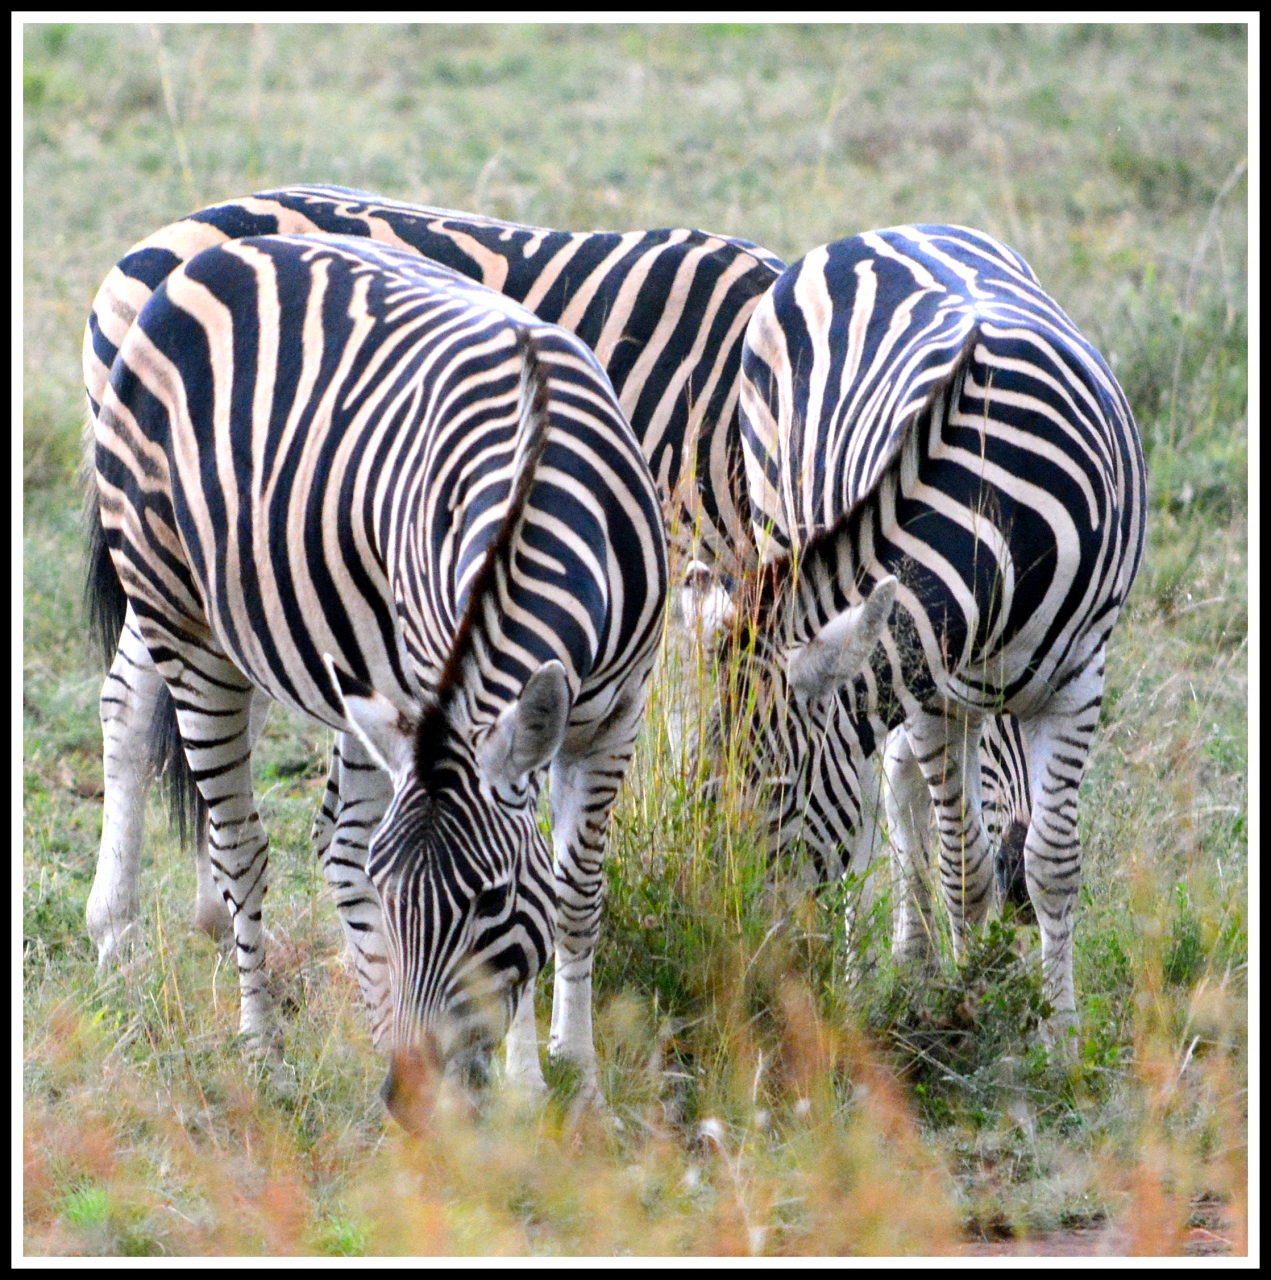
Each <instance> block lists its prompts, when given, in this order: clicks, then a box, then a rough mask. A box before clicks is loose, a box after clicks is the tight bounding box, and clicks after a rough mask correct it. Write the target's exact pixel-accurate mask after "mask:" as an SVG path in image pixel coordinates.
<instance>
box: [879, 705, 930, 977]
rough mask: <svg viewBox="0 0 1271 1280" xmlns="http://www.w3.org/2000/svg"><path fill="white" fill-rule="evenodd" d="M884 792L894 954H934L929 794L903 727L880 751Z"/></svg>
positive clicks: (923, 956)
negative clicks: (928, 847)
mask: <svg viewBox="0 0 1271 1280" xmlns="http://www.w3.org/2000/svg"><path fill="white" fill-rule="evenodd" d="M883 777H884V786H883V796H884V801H885V804H886V808H887V825H888V829H889V834H890V837H891V841H890V842H891V866H892V895H893V898H894V901H895V906H894V908H893V914H892V942H891V951H892V956H893V957H894V958H895V959H897V960H900V961H902V962H907V961H910V960H926V959H929V958H930V957H931V956H933V955H934V954H935V933H934V932H933V929H934V922H933V921H932V917H931V887H930V875H931V870H930V860H929V857H928V852H927V834H928V831H929V829H930V826H931V794H930V792H929V791H928V790H927V783H926V780H925V779H924V778H923V776H922V770H921V769H920V768H919V767H918V761H917V760H916V759H915V757H914V753H913V749H912V747H911V746H910V744H909V738H908V737H907V736H906V734H905V731H904V729H903V728H901V729H895V730H893V731H892V733H891V734H890V736H889V737H888V739H887V746H886V750H885V752H884V755H883Z"/></svg>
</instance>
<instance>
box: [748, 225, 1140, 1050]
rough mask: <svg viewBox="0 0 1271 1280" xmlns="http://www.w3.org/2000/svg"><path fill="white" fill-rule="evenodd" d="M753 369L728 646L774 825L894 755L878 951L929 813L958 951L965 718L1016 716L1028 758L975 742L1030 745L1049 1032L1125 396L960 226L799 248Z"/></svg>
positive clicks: (984, 867)
mask: <svg viewBox="0 0 1271 1280" xmlns="http://www.w3.org/2000/svg"><path fill="white" fill-rule="evenodd" d="M742 359H743V387H742V406H741V427H742V435H743V441H744V445H745V448H746V462H747V474H748V478H749V482H750V491H751V495H752V499H753V501H754V506H755V510H754V519H755V534H756V538H757V539H758V540H759V545H760V546H761V548H762V549H763V553H764V558H765V568H764V570H763V572H762V574H761V578H760V589H759V591H758V593H757V595H756V600H755V603H754V604H753V606H751V607H750V608H748V610H747V611H746V613H745V617H744V618H743V619H741V622H740V624H739V627H738V628H737V629H736V631H737V633H739V637H740V638H744V639H745V640H746V642H747V643H750V642H753V644H754V653H755V655H756V661H757V662H758V664H759V668H760V670H761V672H762V673H763V676H764V681H765V683H764V686H763V688H764V692H763V693H762V695H761V696H760V699H759V702H758V706H757V711H756V717H757V719H758V722H759V723H758V725H757V726H755V728H756V729H757V730H758V732H759V734H760V735H761V740H762V743H763V745H762V747H761V750H760V759H761V761H763V762H764V765H763V767H764V768H765V769H766V770H767V771H768V772H769V780H770V782H771V783H772V784H773V787H774V792H775V794H774V795H773V797H772V801H771V807H770V815H771V817H772V821H773V825H774V826H775V827H777V828H780V827H781V825H782V824H783V823H788V822H790V821H791V819H792V817H793V816H794V815H803V814H805V813H806V812H807V811H808V810H809V807H810V805H811V802H812V800H813V799H814V798H815V797H816V795H817V794H818V791H820V790H823V789H824V787H823V781H822V778H821V777H820V772H819V771H821V770H823V769H824V762H825V760H826V759H827V758H837V759H838V760H839V761H840V764H839V767H838V770H837V773H836V776H835V781H836V782H839V783H842V784H843V785H846V786H849V787H851V786H855V787H856V789H857V790H858V791H860V790H862V789H863V788H862V786H861V783H860V782H859V781H857V779H858V778H861V777H864V776H865V775H864V771H865V768H866V761H867V759H868V757H869V756H871V755H872V754H873V752H874V751H875V750H876V749H878V748H880V747H882V746H883V745H884V743H886V749H885V769H884V771H885V775H886V780H887V784H888V785H887V787H886V793H887V794H886V803H887V810H888V817H889V820H890V826H891V838H892V845H893V851H894V858H895V867H896V873H897V877H898V879H899V881H900V899H901V906H900V910H899V911H898V913H897V920H896V934H895V937H894V943H895V947H896V949H897V950H898V951H899V952H900V953H901V954H912V953H914V952H917V951H920V950H922V949H923V948H924V947H925V946H926V945H927V938H928V936H929V926H928V923H927V922H926V921H925V920H924V917H923V906H924V904H923V903H922V901H921V894H920V885H919V881H920V879H921V877H920V876H919V875H918V871H919V870H920V869H921V865H922V863H923V861H924V860H925V850H924V848H923V839H922V836H923V832H924V831H925V829H926V823H927V821H928V816H929V814H930V806H931V804H932V803H933V802H934V805H935V810H936V817H937V826H938V831H939V871H940V880H941V888H942V891H943V897H944V900H945V903H946V904H947V907H948V910H949V913H950V917H951V922H952V926H953V938H954V945H955V949H956V950H957V951H958V952H959V953H960V952H961V950H962V948H963V946H964V943H965V932H966V928H967V926H968V925H970V924H977V923H979V922H981V921H982V920H983V918H984V915H985V912H986V910H987V907H988V904H989V899H990V895H991V891H992V886H993V879H994V876H993V867H992V862H991V859H990V858H989V856H988V854H989V846H988V840H987V835H986V832H985V829H984V822H983V813H982V795H981V791H982V786H981V770H980V767H979V758H980V736H981V729H982V726H983V725H984V724H985V722H986V721H991V720H992V719H993V718H994V717H997V716H999V715H1001V714H1002V713H1009V715H1010V716H1013V717H1015V719H1016V720H1017V721H1018V726H1017V728H1018V730H1019V731H1021V732H1022V742H1021V744H1020V745H1022V743H1026V744H1027V750H1026V752H1023V751H1012V750H1011V749H1010V746H1011V741H1012V735H1013V734H1015V733H1016V728H1015V727H1012V726H1011V724H1010V722H1009V720H1008V721H1006V722H1005V723H1004V724H1003V725H1002V726H1000V727H999V728H998V729H996V730H995V732H996V733H997V734H998V736H999V741H998V743H997V744H996V746H995V748H994V749H993V750H992V751H991V752H990V753H989V754H990V755H991V756H992V757H993V760H994V762H995V763H996V765H997V767H998V768H999V769H1000V768H1005V769H1007V770H1010V769H1011V768H1017V767H1018V764H1019V763H1021V762H1022V759H1023V757H1024V756H1025V755H1026V757H1027V763H1028V782H1029V785H1030V787H1031V800H1032V807H1031V815H1030V818H1029V821H1028V823H1027V834H1026V837H1025V839H1024V841H1023V862H1024V876H1025V879H1026V882H1027V891H1028V896H1029V898H1030V899H1031V902H1032V905H1033V907H1034V908H1035V910H1036V914H1037V918H1038V922H1039V924H1040V928H1041V935H1042V959H1043V974H1044V985H1045V992H1046V996H1047V999H1048V1000H1049V1002H1050V1003H1051V1005H1052V1006H1053V1007H1054V1009H1055V1010H1056V1011H1057V1014H1056V1027H1057V1028H1059V1029H1062V1028H1063V1027H1064V1026H1066V1025H1067V1024H1069V1023H1070V1022H1071V1020H1072V1017H1073V1010H1074V1009H1075V997H1074V992H1073V980H1072V928H1073V915H1074V909H1075V906H1076V901H1077V894H1078V890H1079V885H1080V872H1081V846H1080V841H1079V838H1078V834H1077V788H1078V786H1079V784H1080V782H1081V778H1082V774H1083V772H1084V769H1085V765H1086V759H1087V756H1088V753H1089V750H1090V744H1091V739H1092V736H1093V734H1094V730H1095V727H1096V725H1097V723H1098V718H1099V705H1100V699H1101V694H1102V689H1103V678H1104V650H1105V645H1106V642H1107V639H1108V636H1109V634H1110V632H1111V630H1112V627H1113V625H1114V624H1115V622H1116V619H1117V615H1118V613H1119V611H1120V608H1121V605H1122V604H1123V602H1124V601H1125V598H1126V594H1127V593H1128V591H1129V589H1130V586H1131V584H1132V583H1133V581H1134V577H1135V574H1136V572H1137V570H1138V566H1139V561H1140V558H1141V556H1142V550H1143V539H1144V519H1145V515H1144V510H1145V498H1144V468H1143V456H1142V450H1141V446H1140V443H1139V438H1138V432H1137V429H1136V427H1135V424H1134V419H1133V416H1132V414H1131V412H1130V409H1129V406H1128V404H1127V403H1126V401H1125V397H1124V395H1123V394H1122V392H1121V390H1120V388H1119V387H1118V386H1117V384H1116V381H1115V379H1114V378H1113V377H1112V374H1111V373H1110V372H1109V370H1108V368H1107V366H1106V365H1105V364H1104V362H1103V360H1102V359H1101V358H1100V356H1099V354H1098V352H1096V351H1095V350H1094V348H1093V347H1091V346H1090V344H1089V343H1088V342H1087V341H1086V340H1085V339H1084V338H1083V337H1082V336H1081V334H1080V333H1079V332H1078V331H1077V329H1076V327H1075V326H1074V325H1073V324H1072V322H1071V320H1069V319H1068V317H1067V316H1066V315H1064V313H1063V312H1062V311H1061V310H1060V309H1059V307H1058V306H1057V305H1056V304H1055V303H1054V302H1053V301H1052V300H1051V299H1050V298H1049V297H1047V295H1046V294H1045V293H1044V292H1043V291H1042V289H1041V287H1040V285H1039V284H1038V282H1037V278H1036V277H1035V275H1034V274H1033V272H1032V271H1031V269H1030V268H1029V267H1028V266H1027V265H1026V264H1025V263H1024V262H1023V260H1022V259H1020V258H1019V257H1018V256H1017V255H1016V254H1014V253H1013V252H1012V251H1011V250H1009V249H1007V248H1005V247H1004V246H1002V245H1000V244H998V243H997V242H996V241H995V240H993V239H991V238H990V237H988V236H986V235H984V234H982V233H980V232H975V231H969V230H965V229H962V228H957V227H938V226H917V227H895V228H891V229H889V230H885V231H875V232H868V233H866V234H864V235H860V236H856V237H853V238H851V239H848V240H842V241H839V242H837V243H835V244H832V245H828V246H825V247H823V248H820V249H816V250H814V251H812V252H811V253H809V254H808V255H807V256H806V257H805V258H804V259H803V260H802V261H801V262H799V263H797V264H796V265H795V266H793V267H791V268H790V269H789V270H788V271H786V272H785V273H784V274H783V276H782V277H781V279H780V280H779V281H778V282H777V284H776V285H775V286H774V287H773V289H772V291H771V292H770V293H769V294H768V295H767V296H766V297H765V298H764V300H763V302H762V303H761V304H760V306H759V307H758V308H757V309H756V311H755V314H754V317H753V318H752V320H751V322H750V325H749V328H748V331H747V336H746V348H745V351H744V353H743V358H742ZM897 729H899V730H900V732H898V733H896V734H894V735H893V736H892V737H891V738H890V740H888V735H889V733H891V732H892V731H893V730H897ZM827 738H828V740H829V741H830V744H831V746H830V749H829V750H825V751H822V750H821V747H820V744H821V743H822V742H823V741H824V740H826V739H827ZM847 757H850V759H849V760H848V761H847V763H846V764H844V763H842V762H843V760H844V759H845V758H847ZM1012 760H1015V761H1016V762H1017V763H1016V764H1014V765H1012V764H1011V761H1012ZM839 803H840V806H841V804H842V802H839ZM999 803H1000V805H1001V816H1000V817H999V820H998V821H999V826H1002V827H1003V828H1004V829H1005V830H1009V829H1010V827H1011V826H1013V825H1014V821H1015V819H1016V818H1017V817H1018V816H1019V814H1020V811H1021V810H1022V812H1023V813H1027V812H1028V796H1027V794H1024V795H1023V796H1022V797H1021V802H1020V803H1019V804H1014V803H1010V802H1006V803H1002V802H1001V801H1000V799H999Z"/></svg>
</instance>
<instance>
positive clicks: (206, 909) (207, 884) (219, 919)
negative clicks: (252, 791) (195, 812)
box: [194, 689, 274, 943]
mask: <svg viewBox="0 0 1271 1280" xmlns="http://www.w3.org/2000/svg"><path fill="white" fill-rule="evenodd" d="M273 705H274V704H273V699H272V698H270V696H269V695H268V694H267V693H264V692H262V691H261V690H260V689H256V690H254V691H253V693H252V709H251V716H250V724H249V729H248V733H249V737H250V743H251V748H252V749H253V750H254V749H255V747H256V743H257V742H259V741H260V735H261V733H262V732H264V728H265V722H266V721H267V720H268V719H269V711H270V708H271V707H272V706H273ZM194 874H195V877H196V882H197V888H196V891H195V898H194V924H195V927H196V928H199V929H202V930H203V932H204V933H206V934H207V935H208V936H209V937H212V938H215V939H216V941H217V942H219V943H227V942H229V941H230V940H231V939H232V938H233V936H234V924H233V921H232V920H231V919H230V913H229V908H228V907H227V906H226V905H225V899H224V898H223V897H222V896H221V891H220V890H219V889H218V888H217V886H216V877H215V876H214V875H213V874H212V860H211V857H210V856H209V855H208V850H207V823H206V822H203V823H202V824H200V826H199V829H198V831H196V832H195V835H194Z"/></svg>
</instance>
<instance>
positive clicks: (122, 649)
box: [85, 605, 163, 966]
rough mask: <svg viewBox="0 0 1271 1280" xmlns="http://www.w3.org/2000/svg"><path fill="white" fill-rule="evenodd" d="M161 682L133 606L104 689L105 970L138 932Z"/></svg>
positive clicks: (93, 896) (91, 924)
mask: <svg viewBox="0 0 1271 1280" xmlns="http://www.w3.org/2000/svg"><path fill="white" fill-rule="evenodd" d="M162 688H163V679H162V677H161V676H160V675H159V673H158V672H157V671H156V670H155V666H154V663H153V661H152V660H151V658H150V650H149V649H147V648H146V645H145V642H144V641H143V640H142V638H141V633H140V631H139V630H138V629H137V619H136V616H135V615H134V613H133V611H132V606H131V605H129V607H128V612H127V615H126V617H125V619H124V629H123V632H122V633H121V634H120V637H119V647H118V649H117V651H116V653H115V660H114V662H112V663H111V666H110V671H109V673H108V674H107V676H106V681H105V683H104V684H103V685H102V691H101V704H100V705H101V725H102V769H103V774H104V789H105V799H104V801H103V804H102V838H101V848H100V850H99V852H98V854H97V871H96V874H95V875H94V876H93V887H92V890H91V892H90V893H89V895H88V906H87V909H86V911H85V916H86V917H87V922H88V933H89V936H90V937H91V938H92V940H93V942H94V943H95V944H96V946H97V963H98V965H99V966H104V965H106V964H109V963H110V961H111V960H112V959H115V958H117V957H118V956H120V955H122V954H123V952H124V951H125V950H126V949H127V948H128V946H129V945H130V944H131V942H132V940H133V938H134V937H135V933H136V923H137V912H138V894H137V881H138V877H139V875H140V873H141V850H142V843H143V840H144V835H145V825H146V793H147V792H148V791H149V789H150V760H149V752H148V749H147V738H148V736H149V731H150V722H151V719H152V718H153V716H154V708H155V703H156V702H157V701H158V698H159V693H160V691H161V690H162Z"/></svg>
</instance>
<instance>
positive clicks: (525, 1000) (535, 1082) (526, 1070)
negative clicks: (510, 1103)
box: [507, 983, 547, 1094]
mask: <svg viewBox="0 0 1271 1280" xmlns="http://www.w3.org/2000/svg"><path fill="white" fill-rule="evenodd" d="M507 1081H508V1084H509V1085H511V1086H512V1087H513V1088H516V1089H524V1090H525V1091H526V1092H528V1093H532V1094H541V1093H546V1092H547V1081H546V1080H544V1079H543V1064H542V1062H541V1061H540V1060H539V1056H538V1023H537V1021H536V1019H535V1017H534V984H533V983H530V984H529V985H528V986H526V988H525V990H524V991H523V992H522V993H521V1000H520V1003H519V1004H518V1005H517V1006H516V1015H515V1016H514V1017H513V1019H512V1025H511V1027H509V1028H508V1034H507Z"/></svg>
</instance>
